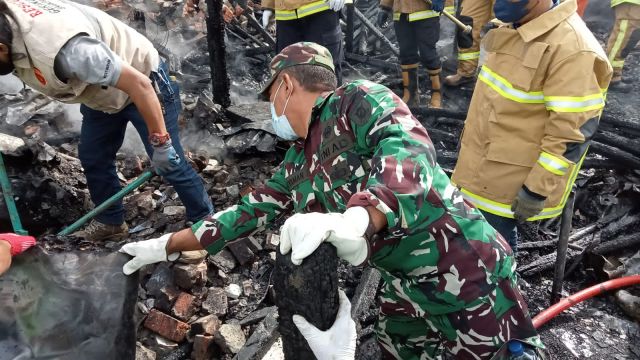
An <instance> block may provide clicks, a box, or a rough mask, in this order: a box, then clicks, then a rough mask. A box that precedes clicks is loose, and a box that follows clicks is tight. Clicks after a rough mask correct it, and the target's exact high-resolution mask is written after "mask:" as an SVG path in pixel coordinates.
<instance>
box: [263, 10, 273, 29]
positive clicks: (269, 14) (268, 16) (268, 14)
mask: <svg viewBox="0 0 640 360" xmlns="http://www.w3.org/2000/svg"><path fill="white" fill-rule="evenodd" d="M272 16H273V10H269V9H265V10H262V27H263V28H265V29H266V28H267V26H269V21H270V20H271V17H272Z"/></svg>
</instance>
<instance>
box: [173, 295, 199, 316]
mask: <svg viewBox="0 0 640 360" xmlns="http://www.w3.org/2000/svg"><path fill="white" fill-rule="evenodd" d="M195 299H196V297H195V296H193V295H191V294H187V293H184V292H183V293H180V295H178V298H177V299H176V302H175V303H174V304H173V309H171V314H172V315H173V316H175V317H177V318H178V319H180V320H185V321H186V320H189V318H190V317H191V316H192V315H193V314H194V313H195V312H196V309H195V307H194V305H193V301H194V300H195Z"/></svg>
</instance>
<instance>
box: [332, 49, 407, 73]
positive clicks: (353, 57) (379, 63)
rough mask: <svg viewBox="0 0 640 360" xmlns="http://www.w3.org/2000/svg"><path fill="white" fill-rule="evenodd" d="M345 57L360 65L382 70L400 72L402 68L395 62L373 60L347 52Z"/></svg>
mask: <svg viewBox="0 0 640 360" xmlns="http://www.w3.org/2000/svg"><path fill="white" fill-rule="evenodd" d="M344 57H345V59H347V60H351V61H356V62H359V63H363V64H367V65H371V66H375V67H379V68H382V69H388V70H393V71H397V72H400V66H399V65H398V64H396V63H393V62H389V61H382V60H377V59H374V58H372V57H371V56H365V55H360V54H354V53H349V52H345V54H344Z"/></svg>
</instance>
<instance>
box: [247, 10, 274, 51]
mask: <svg viewBox="0 0 640 360" xmlns="http://www.w3.org/2000/svg"><path fill="white" fill-rule="evenodd" d="M247 21H248V23H249V25H251V26H252V27H253V28H254V29H256V30H257V31H258V32H259V33H260V35H262V38H263V39H264V41H265V42H266V43H267V44H269V45H270V46H271V47H273V48H275V46H276V40H275V39H274V38H273V37H272V36H271V34H269V32H268V31H267V30H265V29H264V28H263V27H262V25H260V23H259V22H258V20H256V18H255V17H254V15H253V14H250V15H247Z"/></svg>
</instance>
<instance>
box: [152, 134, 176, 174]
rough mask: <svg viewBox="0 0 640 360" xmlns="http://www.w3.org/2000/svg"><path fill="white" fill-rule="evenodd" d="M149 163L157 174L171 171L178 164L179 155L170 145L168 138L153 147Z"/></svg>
mask: <svg viewBox="0 0 640 360" xmlns="http://www.w3.org/2000/svg"><path fill="white" fill-rule="evenodd" d="M151 165H152V166H153V168H154V169H156V172H157V173H158V174H159V175H164V174H166V173H168V172H171V171H172V170H175V169H176V168H177V167H178V165H180V156H178V153H176V149H174V148H173V145H171V140H168V141H167V142H166V143H164V144H162V145H159V146H154V147H153V156H152V157H151Z"/></svg>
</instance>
